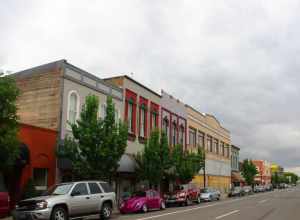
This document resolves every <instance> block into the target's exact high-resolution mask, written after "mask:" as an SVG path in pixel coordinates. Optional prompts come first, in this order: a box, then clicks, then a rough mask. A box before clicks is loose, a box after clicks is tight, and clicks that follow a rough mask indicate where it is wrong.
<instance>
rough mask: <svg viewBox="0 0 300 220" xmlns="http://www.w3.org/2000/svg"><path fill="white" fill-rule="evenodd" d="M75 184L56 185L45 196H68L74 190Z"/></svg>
mask: <svg viewBox="0 0 300 220" xmlns="http://www.w3.org/2000/svg"><path fill="white" fill-rule="evenodd" d="M72 186H73V183H70V184H59V185H54V186H52V187H50V189H49V190H48V191H47V192H46V193H45V194H44V195H48V196H50V195H52V196H54V195H65V194H67V193H68V192H69V191H70V189H71V188H72Z"/></svg>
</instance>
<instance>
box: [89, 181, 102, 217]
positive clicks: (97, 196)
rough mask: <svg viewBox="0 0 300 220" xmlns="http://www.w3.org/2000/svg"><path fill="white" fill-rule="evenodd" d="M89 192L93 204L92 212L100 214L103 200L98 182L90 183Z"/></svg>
mask: <svg viewBox="0 0 300 220" xmlns="http://www.w3.org/2000/svg"><path fill="white" fill-rule="evenodd" d="M88 186H89V190H90V200H91V203H92V207H91V208H92V212H93V213H99V211H100V207H101V199H102V196H103V195H102V193H103V191H102V189H101V188H100V186H99V184H98V183H97V182H88Z"/></svg>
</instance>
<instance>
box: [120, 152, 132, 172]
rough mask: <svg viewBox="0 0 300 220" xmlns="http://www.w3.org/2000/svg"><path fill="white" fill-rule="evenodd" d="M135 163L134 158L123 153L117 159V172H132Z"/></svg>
mask: <svg viewBox="0 0 300 220" xmlns="http://www.w3.org/2000/svg"><path fill="white" fill-rule="evenodd" d="M136 166H137V164H136V161H135V159H134V158H133V157H132V156H130V155H128V154H123V155H122V157H121V159H120V161H119V168H118V170H117V172H118V173H134V172H135V168H136Z"/></svg>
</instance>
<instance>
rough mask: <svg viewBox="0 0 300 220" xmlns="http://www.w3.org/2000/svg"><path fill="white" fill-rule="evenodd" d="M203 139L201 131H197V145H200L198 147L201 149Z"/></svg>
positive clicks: (203, 135)
mask: <svg viewBox="0 0 300 220" xmlns="http://www.w3.org/2000/svg"><path fill="white" fill-rule="evenodd" d="M204 137H205V134H204V133H203V132H201V131H198V144H199V145H200V147H203V148H204V145H205V143H204Z"/></svg>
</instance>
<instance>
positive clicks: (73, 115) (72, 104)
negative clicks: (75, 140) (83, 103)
mask: <svg viewBox="0 0 300 220" xmlns="http://www.w3.org/2000/svg"><path fill="white" fill-rule="evenodd" d="M78 113H79V95H78V94H77V92H76V91H71V92H70V93H69V99H68V121H69V123H71V124H75V123H76V120H77V118H78Z"/></svg>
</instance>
